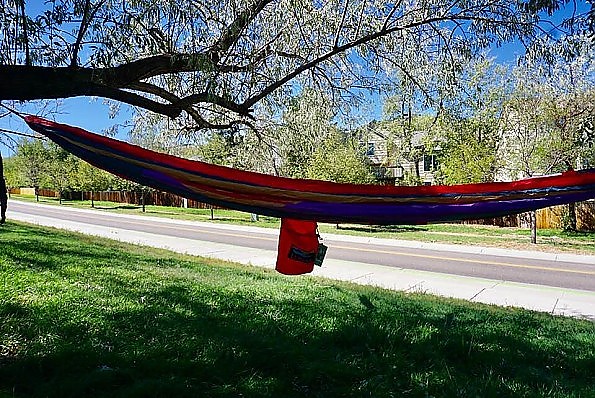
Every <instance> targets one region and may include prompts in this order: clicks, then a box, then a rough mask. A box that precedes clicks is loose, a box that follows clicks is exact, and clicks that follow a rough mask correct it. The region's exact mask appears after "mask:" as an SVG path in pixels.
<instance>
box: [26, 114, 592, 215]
mask: <svg viewBox="0 0 595 398" xmlns="http://www.w3.org/2000/svg"><path fill="white" fill-rule="evenodd" d="M25 119H26V122H27V123H28V125H29V126H30V127H31V128H32V129H33V130H35V131H37V132H39V133H41V134H43V135H45V136H46V137H48V138H50V139H51V140H52V141H54V142H55V143H57V144H58V145H60V146H61V147H62V148H64V149H65V150H67V151H68V152H70V153H72V154H74V155H76V156H78V157H80V158H81V159H83V160H86V161H87V162H89V163H91V164H92V165H94V166H96V167H99V168H101V169H104V170H107V171H109V172H111V173H113V174H116V175H118V176H120V177H123V178H125V179H128V180H132V181H135V182H137V183H139V184H142V185H145V186H149V187H152V188H155V189H158V190H161V191H166V192H171V193H174V194H177V195H179V196H182V197H185V198H188V199H194V200H197V201H201V202H205V203H210V204H213V205H218V206H222V207H226V208H229V209H236V210H241V211H246V212H251V213H257V214H261V215H267V216H274V217H280V218H289V219H296V220H313V221H318V222H329V223H358V224H376V225H391V224H424V223H428V222H440V221H455V220H465V219H477V218H490V217H496V216H503V215H508V214H516V213H522V212H526V211H530V210H536V209H540V208H544V207H548V206H553V205H560V204H566V203H571V202H578V201H583V200H587V199H592V198H595V169H592V170H583V171H576V172H575V171H569V172H565V173H563V174H559V175H553V176H546V177H538V178H531V179H525V180H520V181H514V182H497V183H482V184H465V185H455V186H439V185H437V186H423V187H395V186H378V185H355V184H338V183H332V182H325V181H315V180H301V179H290V178H282V177H275V176H270V175H266V174H260V173H253V172H248V171H242V170H237V169H233V168H228V167H222V166H216V165H212V164H208V163H203V162H199V161H191V160H187V159H182V158H178V157H175V156H170V155H166V154H162V153H157V152H153V151H150V150H147V149H143V148H141V147H138V146H135V145H131V144H128V143H125V142H122V141H118V140H114V139H111V138H108V137H104V136H101V135H97V134H93V133H90V132H87V131H85V130H83V129H80V128H76V127H71V126H67V125H64V124H59V123H54V122H51V121H48V120H45V119H42V118H39V117H36V116H27V117H26V118H25Z"/></svg>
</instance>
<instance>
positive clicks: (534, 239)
mask: <svg viewBox="0 0 595 398" xmlns="http://www.w3.org/2000/svg"><path fill="white" fill-rule="evenodd" d="M530 217H531V243H533V244H534V245H535V244H537V212H536V211H532V212H531V213H530Z"/></svg>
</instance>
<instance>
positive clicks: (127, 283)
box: [0, 224, 595, 397]
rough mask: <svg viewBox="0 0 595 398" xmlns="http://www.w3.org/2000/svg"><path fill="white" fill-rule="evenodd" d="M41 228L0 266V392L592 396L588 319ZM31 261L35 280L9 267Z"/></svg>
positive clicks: (9, 238)
mask: <svg viewBox="0 0 595 398" xmlns="http://www.w3.org/2000/svg"><path fill="white" fill-rule="evenodd" d="M39 231H40V230H39V229H36V228H32V227H27V226H21V225H14V224H13V225H10V230H9V231H5V232H8V233H4V234H2V235H0V244H1V245H3V246H2V247H6V245H9V244H10V246H12V247H13V248H12V249H11V250H4V249H3V250H2V251H1V257H0V260H1V264H2V267H3V268H1V269H0V276H1V277H2V278H3V280H4V281H5V283H4V285H0V303H1V304H0V336H3V337H2V339H3V340H2V342H1V344H0V348H1V350H0V395H1V393H2V392H7V393H8V392H10V393H11V394H12V393H14V396H17V397H26V396H39V397H41V396H55V397H57V396H60V397H69V396H71V397H78V396H97V397H99V396H101V397H104V396H105V397H108V396H109V397H112V396H122V397H141V396H176V397H184V396H188V397H195V396H213V397H221V396H230V397H231V396H234V397H235V396H247V397H279V396H283V397H298V396H299V397H301V396H312V397H329V396H357V397H360V396H374V397H383V396H401V395H407V396H435V397H438V396H441V397H452V396H483V397H489V396H589V394H591V393H592V391H593V387H594V386H595V376H594V375H593V373H592V371H591V370H592V369H594V368H595V326H594V325H595V324H593V323H590V322H581V321H577V320H573V319H565V318H558V317H552V316H549V315H545V314H539V313H534V312H530V311H524V310H516V309H501V308H497V307H490V306H485V305H478V304H468V303H465V302H462V301H455V300H444V299H439V298H435V297H432V296H425V295H406V294H401V293H395V292H389V291H384V290H380V289H373V288H367V287H358V286H353V285H349V284H345V283H338V282H331V281H328V280H322V279H315V278H307V277H299V278H291V277H283V276H278V275H276V274H274V273H272V272H270V271H268V270H263V269H251V268H246V267H240V266H233V265H214V264H213V262H204V261H200V260H197V259H190V258H188V257H183V256H178V255H173V254H168V253H166V252H161V251H157V250H152V249H146V248H140V247H131V246H128V245H124V244H116V243H109V242H107V241H103V240H95V239H90V238H81V237H77V236H76V235H74V234H60V233H58V232H56V231H51V230H46V229H44V230H43V233H41V234H40V232H39ZM48 231H49V232H48ZM23 236H29V237H31V239H33V238H34V240H35V241H36V242H37V245H32V243H31V241H28V242H26V244H24V243H23V242H21V240H20V239H21V238H23ZM58 243H59V244H60V248H61V249H62V250H63V251H64V252H65V253H68V254H67V255H64V256H60V255H59V251H60V250H58V249H56V248H55V246H56V245H57V244H58ZM102 249H103V254H102ZM32 250H33V251H35V250H36V251H37V253H36V254H35V255H33V256H32V259H31V260H30V262H31V263H32V268H33V269H36V270H40V269H42V268H43V272H34V273H32V272H26V270H23V269H22V268H20V267H18V266H15V265H14V264H16V263H18V261H17V258H16V257H18V256H20V255H22V253H23V252H25V251H32ZM44 255H45V258H44ZM64 257H67V258H68V259H70V260H67V261H65V259H64ZM95 257H99V258H98V259H97V260H94V258H95ZM108 258H110V259H111V260H110V261H109V262H107V263H106V259H108ZM75 259H78V260H75ZM46 262H49V263H52V262H54V263H55V264H54V266H48V264H46ZM35 263H37V264H35Z"/></svg>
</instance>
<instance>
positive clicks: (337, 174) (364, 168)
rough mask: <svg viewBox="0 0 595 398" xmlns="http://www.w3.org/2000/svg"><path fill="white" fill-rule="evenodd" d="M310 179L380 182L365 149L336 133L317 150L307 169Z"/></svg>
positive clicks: (360, 182) (355, 182)
mask: <svg viewBox="0 0 595 398" xmlns="http://www.w3.org/2000/svg"><path fill="white" fill-rule="evenodd" d="M306 177H307V178H311V179H316V180H326V181H334V182H346V183H352V184H371V183H374V182H375V181H376V179H375V176H374V174H373V173H372V171H371V170H370V166H369V164H368V160H367V157H366V155H365V149H364V148H362V147H361V146H360V145H359V143H358V142H356V141H354V140H353V139H351V138H350V137H348V136H346V135H345V134H342V133H341V132H339V131H337V130H335V131H333V132H332V133H330V134H328V135H327V136H326V137H325V139H324V141H323V142H322V144H321V145H320V146H318V147H317V148H316V150H315V151H314V154H313V155H312V158H311V159H310V163H309V164H308V167H307V168H306Z"/></svg>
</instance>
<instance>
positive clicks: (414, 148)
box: [358, 122, 439, 185]
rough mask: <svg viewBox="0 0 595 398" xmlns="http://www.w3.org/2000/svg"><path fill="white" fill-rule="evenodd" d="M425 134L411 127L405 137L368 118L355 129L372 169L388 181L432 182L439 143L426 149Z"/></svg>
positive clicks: (408, 182) (436, 163) (392, 183)
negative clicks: (435, 146)
mask: <svg viewBox="0 0 595 398" xmlns="http://www.w3.org/2000/svg"><path fill="white" fill-rule="evenodd" d="M425 136H426V133H425V132H423V131H414V132H412V133H411V134H410V135H409V136H408V137H407V138H404V137H400V138H399V137H396V136H395V135H394V134H391V133H389V132H388V131H387V130H386V129H385V128H383V124H382V123H380V122H371V123H369V124H367V125H366V126H365V127H364V128H363V129H362V130H360V132H359V133H358V139H359V141H360V145H361V146H362V147H363V148H364V149H365V151H366V156H367V158H368V161H369V162H370V166H371V167H372V170H373V171H374V173H375V174H376V176H377V178H378V179H379V180H380V181H382V182H383V183H385V184H387V185H409V184H411V183H413V182H417V183H420V184H423V185H433V184H434V183H435V171H436V169H437V167H438V155H437V153H438V152H439V147H437V148H434V149H433V150H429V149H428V148H427V147H426V144H425V143H424V137H425Z"/></svg>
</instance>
